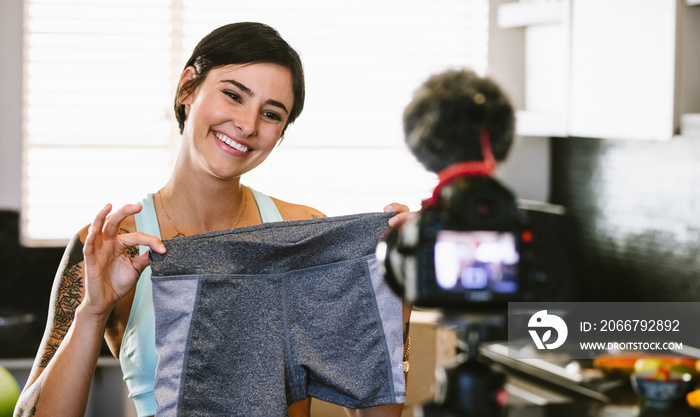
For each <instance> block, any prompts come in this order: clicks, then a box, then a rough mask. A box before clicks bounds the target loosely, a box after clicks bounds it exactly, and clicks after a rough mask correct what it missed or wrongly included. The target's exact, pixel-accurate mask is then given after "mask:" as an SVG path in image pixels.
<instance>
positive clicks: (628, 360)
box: [593, 353, 640, 377]
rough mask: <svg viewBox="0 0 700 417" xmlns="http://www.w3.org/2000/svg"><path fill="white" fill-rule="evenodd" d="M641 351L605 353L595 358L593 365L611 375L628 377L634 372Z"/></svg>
mask: <svg viewBox="0 0 700 417" xmlns="http://www.w3.org/2000/svg"><path fill="white" fill-rule="evenodd" d="M639 356H640V353H627V354H619V355H615V354H604V355H600V356H598V357H596V358H595V359H593V366H594V367H596V368H597V369H600V370H601V371H602V372H603V374H605V375H606V376H609V377H626V376H629V375H631V374H632V372H634V364H635V362H637V358H639Z"/></svg>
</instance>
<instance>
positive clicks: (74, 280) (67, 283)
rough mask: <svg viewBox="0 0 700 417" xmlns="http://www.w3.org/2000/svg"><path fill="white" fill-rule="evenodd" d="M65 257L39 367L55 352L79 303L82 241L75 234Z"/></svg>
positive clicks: (47, 361)
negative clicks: (51, 319) (47, 336)
mask: <svg viewBox="0 0 700 417" xmlns="http://www.w3.org/2000/svg"><path fill="white" fill-rule="evenodd" d="M66 253H67V259H65V258H64V259H65V261H64V263H65V267H64V268H63V271H62V273H61V274H62V275H61V281H60V283H59V285H58V290H57V291H56V295H55V299H54V300H53V303H54V306H53V307H54V309H53V327H52V328H51V335H50V336H49V338H48V341H47V344H46V347H45V350H44V354H43V355H42V356H41V362H40V366H41V367H46V366H47V365H48V364H49V361H51V358H53V356H54V355H55V354H56V350H57V349H58V347H59V346H60V344H61V341H62V340H63V338H64V337H65V336H66V333H68V329H69V328H70V326H71V323H73V318H74V317H75V310H76V309H77V308H78V305H79V304H80V300H81V298H82V293H83V286H84V283H83V275H82V269H83V267H82V265H81V262H82V261H83V243H82V242H81V241H80V239H79V238H78V237H77V236H76V237H75V238H74V239H73V240H72V241H71V243H69V247H68V248H67V250H66Z"/></svg>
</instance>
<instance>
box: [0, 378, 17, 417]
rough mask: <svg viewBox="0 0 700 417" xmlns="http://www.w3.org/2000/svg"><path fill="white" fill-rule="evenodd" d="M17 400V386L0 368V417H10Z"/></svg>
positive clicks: (13, 379)
mask: <svg viewBox="0 0 700 417" xmlns="http://www.w3.org/2000/svg"><path fill="white" fill-rule="evenodd" d="M18 398H19V386H18V385H17V381H15V377H13V376H12V374H11V373H9V372H8V371H7V370H6V369H5V368H3V367H0V417H11V416H12V413H13V411H14V409H15V403H16V402H17V399H18Z"/></svg>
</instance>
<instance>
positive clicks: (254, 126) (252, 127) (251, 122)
mask: <svg viewBox="0 0 700 417" xmlns="http://www.w3.org/2000/svg"><path fill="white" fill-rule="evenodd" d="M233 122H234V124H235V125H236V127H237V128H238V129H240V131H241V135H242V136H244V137H249V136H253V135H255V134H256V133H257V130H258V112H257V110H255V109H253V108H250V107H248V108H245V109H242V110H241V111H240V112H238V113H237V114H236V116H235V119H234V120H233Z"/></svg>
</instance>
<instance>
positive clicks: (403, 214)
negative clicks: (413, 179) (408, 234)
mask: <svg viewBox="0 0 700 417" xmlns="http://www.w3.org/2000/svg"><path fill="white" fill-rule="evenodd" d="M390 211H393V212H395V213H396V216H394V217H392V218H390V219H389V227H394V226H398V225H400V224H403V223H405V222H406V221H408V219H410V218H411V217H413V216H414V215H415V214H416V213H415V212H411V211H410V210H409V208H408V206H407V205H405V204H399V203H391V204H389V205H388V206H386V207H384V212H385V213H387V212H390Z"/></svg>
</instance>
